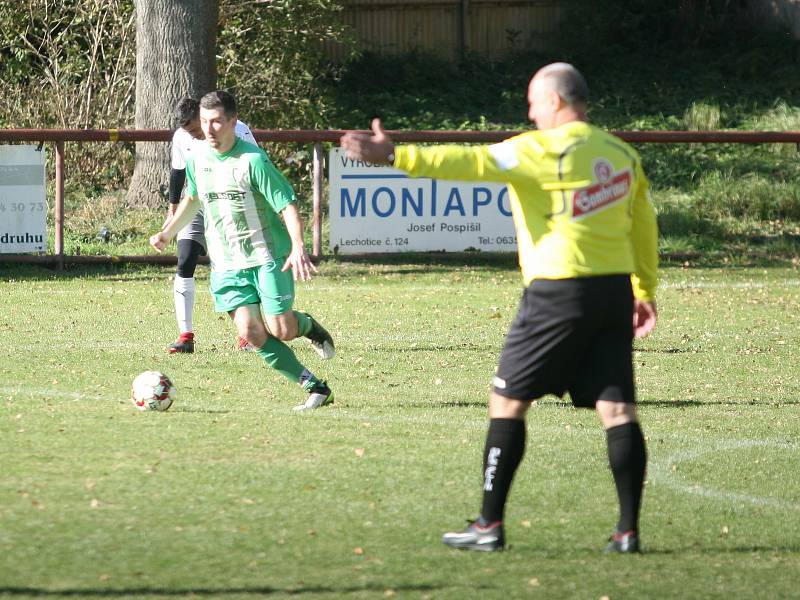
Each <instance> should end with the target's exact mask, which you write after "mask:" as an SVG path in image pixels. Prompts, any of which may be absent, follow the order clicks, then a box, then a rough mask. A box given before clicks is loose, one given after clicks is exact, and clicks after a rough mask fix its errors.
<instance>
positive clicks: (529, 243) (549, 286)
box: [341, 63, 658, 553]
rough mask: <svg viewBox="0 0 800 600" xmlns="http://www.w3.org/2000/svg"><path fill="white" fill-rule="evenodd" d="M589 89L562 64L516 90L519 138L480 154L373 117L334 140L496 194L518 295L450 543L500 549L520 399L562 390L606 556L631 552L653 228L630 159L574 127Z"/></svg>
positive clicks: (518, 455)
mask: <svg viewBox="0 0 800 600" xmlns="http://www.w3.org/2000/svg"><path fill="white" fill-rule="evenodd" d="M588 92H589V89H588V86H587V85H586V81H585V79H584V78H583V76H582V75H581V74H580V72H579V71H578V70H577V69H575V67H573V66H572V65H570V64H567V63H553V64H550V65H547V66H545V67H543V68H542V69H540V70H539V71H538V72H537V73H536V74H535V75H534V77H533V79H531V82H530V84H529V86H528V103H529V105H530V108H529V112H528V117H529V118H530V120H531V121H533V122H534V123H535V124H536V126H537V130H536V131H530V132H527V133H524V134H522V135H519V136H516V137H513V138H511V139H508V140H506V141H504V142H501V143H499V144H494V145H490V146H452V145H445V146H430V147H418V146H415V145H398V146H395V145H394V143H393V142H392V140H391V139H390V138H389V137H388V136H387V135H386V133H385V132H384V131H383V129H382V128H381V124H380V121H378V120H377V119H376V120H374V121H373V122H372V132H371V133H364V132H349V133H347V134H346V135H344V136H343V137H342V139H341V145H342V148H343V149H344V150H345V152H346V153H347V154H348V156H349V157H350V158H353V159H358V160H366V161H369V162H372V163H378V164H391V165H392V166H394V167H395V168H397V169H402V170H404V171H406V172H408V173H409V174H410V175H413V176H418V177H434V178H440V179H456V180H471V181H497V182H505V183H506V184H507V185H508V191H509V197H510V198H511V209H512V213H513V217H514V227H515V228H516V233H517V244H518V250H519V264H520V267H521V269H522V276H523V280H524V283H525V286H526V288H525V290H524V293H523V296H522V300H521V301H520V305H519V309H518V311H517V315H516V317H515V319H514V322H513V323H512V324H511V328H510V330H509V332H508V336H507V338H506V341H505V345H504V347H503V351H502V354H501V356H500V364H499V366H498V368H497V374H496V376H495V378H494V390H493V392H492V394H491V397H490V398H489V418H490V422H489V431H488V433H487V436H486V446H485V450H484V464H483V504H482V507H481V512H480V515H479V517H478V518H477V520H475V521H473V522H471V523H470V524H469V526H468V527H467V528H466V529H464V530H463V531H457V532H452V533H446V534H444V536H443V538H442V541H443V542H444V543H445V544H447V545H449V546H453V547H455V548H464V549H470V550H483V551H494V550H502V549H503V547H504V545H505V534H504V530H503V511H504V508H505V503H506V497H507V496H508V492H509V490H510V488H511V483H512V480H513V478H514V473H515V471H516V469H517V466H518V465H519V463H520V461H521V459H522V456H523V454H524V451H525V435H526V428H525V415H526V413H527V411H528V408H529V407H530V402H531V401H532V400H535V399H536V398H539V397H541V396H544V395H546V394H555V395H558V396H562V395H563V394H564V393H565V392H569V395H570V398H571V399H572V403H573V404H574V405H575V406H576V407H581V408H594V409H595V410H596V411H597V414H598V415H599V417H600V421H601V422H602V425H603V427H604V429H605V431H606V439H607V443H608V457H609V463H610V466H611V471H612V473H613V476H614V482H615V485H616V488H617V496H618V498H619V507H620V514H619V520H618V522H617V526H616V530H615V531H614V533H613V535H612V536H611V539H610V541H609V544H608V545H607V546H606V548H605V551H606V552H623V553H628V552H639V551H640V542H639V508H640V505H641V499H642V485H643V482H644V476H645V467H646V464H647V454H646V450H645V443H644V437H643V435H642V431H641V429H640V427H639V423H638V421H637V418H636V407H635V402H636V395H635V386H634V376H633V363H632V346H633V337H634V336H636V337H643V336H645V335H647V334H648V333H649V332H650V331H651V330H652V329H653V327H654V326H655V324H656V304H655V291H656V286H657V268H658V254H657V238H658V230H657V226H656V218H655V213H654V211H653V208H652V206H651V204H650V200H649V196H648V182H647V178H646V177H645V175H644V172H643V171H642V165H641V159H640V157H639V155H638V154H637V152H636V151H635V150H634V149H633V148H631V147H630V146H629V145H627V144H626V143H625V142H623V141H621V140H619V139H618V138H616V137H614V136H612V135H611V134H609V133H606V132H604V131H602V130H600V129H598V128H596V127H594V126H592V125H590V124H589V123H588V122H587V117H586V102H587V97H588Z"/></svg>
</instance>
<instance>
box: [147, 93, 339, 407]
mask: <svg viewBox="0 0 800 600" xmlns="http://www.w3.org/2000/svg"><path fill="white" fill-rule="evenodd" d="M236 122H237V111H236V100H235V99H234V97H233V96H232V95H231V94H229V93H227V92H225V91H223V90H217V91H214V92H210V93H208V94H206V95H205V96H203V98H202V99H201V100H200V126H201V127H202V129H203V133H204V134H205V137H206V143H205V144H202V145H200V146H199V147H198V148H197V149H196V150H195V152H194V153H193V156H192V157H190V158H189V160H187V163H186V184H187V185H186V195H185V196H184V199H183V200H182V201H181V204H180V205H179V206H178V209H177V210H176V212H175V215H174V217H173V219H172V220H171V221H169V223H168V224H167V226H166V227H165V228H164V229H163V230H162V231H160V232H158V233H156V234H154V235H153V236H151V237H150V245H151V246H153V248H155V249H156V250H157V251H158V252H161V251H163V249H164V248H165V246H166V244H167V243H169V242H170V241H171V240H172V238H174V237H175V235H176V234H177V232H178V231H180V230H181V228H182V227H184V226H185V225H186V224H187V223H189V222H190V221H191V220H192V218H193V217H194V215H195V214H196V213H197V211H198V210H199V208H200V207H201V206H202V208H203V212H204V214H205V238H206V243H207V246H208V254H209V258H210V261H211V274H210V288H211V294H212V297H213V299H214V309H215V310H216V311H217V312H227V313H228V314H229V315H230V316H231V317H232V318H233V322H234V323H235V325H236V329H237V333H238V334H239V336H240V337H242V338H244V339H246V340H247V342H248V343H249V344H250V345H251V346H252V347H253V348H254V349H255V352H256V353H257V354H258V355H259V356H261V358H263V359H264V361H265V362H266V363H267V364H268V365H269V366H271V367H272V368H274V369H275V370H276V371H278V372H279V373H281V374H282V375H284V376H285V377H287V378H288V379H290V380H292V381H295V382H297V383H299V384H300V386H301V387H302V388H303V389H304V390H305V391H306V392H307V393H308V397H307V399H306V401H305V402H303V403H302V404H300V405H298V406H296V407H295V410H300V411H302V410H310V409H314V408H318V407H320V406H324V405H326V404H330V403H331V402H332V401H333V392H332V391H331V389H330V388H329V387H328V385H327V384H326V382H324V381H322V380H321V379H319V378H318V377H317V376H316V375H314V374H313V373H311V372H310V371H309V370H308V369H306V368H305V367H304V366H303V365H302V364H301V363H300V362H299V361H298V359H297V357H296V356H295V354H294V352H293V351H292V349H291V348H290V347H289V346H287V345H286V344H285V343H284V342H285V341H289V340H293V339H295V338H296V337H301V336H302V337H306V338H308V339H309V340H310V341H311V344H312V346H313V347H314V349H315V350H316V351H317V353H318V354H319V355H320V357H321V358H323V359H328V358H332V357H333V355H334V353H335V349H334V344H333V339H332V338H331V336H330V334H329V333H328V332H327V331H326V330H325V329H324V328H323V327H322V326H321V325H320V324H319V323H318V322H317V321H316V320H315V319H314V318H313V317H311V316H310V315H308V314H306V313H303V312H300V311H295V310H292V305H293V303H294V296H295V293H294V281H295V280H300V281H306V280H308V279H311V277H312V276H313V274H314V273H316V272H317V268H316V267H315V266H314V264H313V263H312V262H311V260H310V259H309V257H308V255H307V254H306V251H305V247H304V243H303V228H302V222H301V220H300V216H299V214H298V213H297V208H296V207H295V205H294V200H295V194H294V191H293V190H292V187H291V185H290V184H289V182H288V181H286V179H285V178H284V177H283V175H281V173H280V172H279V171H278V170H277V169H276V168H275V166H274V165H273V164H272V163H271V162H270V160H269V158H268V157H267V155H266V153H265V152H264V151H263V150H261V149H260V148H259V147H258V146H255V145H253V144H249V143H247V142H245V141H243V140H241V139H239V138H237V137H236V133H235V126H236Z"/></svg>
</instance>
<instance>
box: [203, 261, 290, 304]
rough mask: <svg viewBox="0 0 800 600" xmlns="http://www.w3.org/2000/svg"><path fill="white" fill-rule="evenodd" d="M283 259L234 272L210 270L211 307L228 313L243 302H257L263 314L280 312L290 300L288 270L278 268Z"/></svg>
mask: <svg viewBox="0 0 800 600" xmlns="http://www.w3.org/2000/svg"><path fill="white" fill-rule="evenodd" d="M284 262H285V261H284V260H278V261H275V262H271V263H267V264H266V265H261V266H260V267H250V268H249V269H241V270H234V271H211V277H210V285H209V288H210V289H211V296H212V298H214V310H215V311H217V312H230V311H232V310H235V309H237V308H239V307H240V306H244V305H245V304H260V305H261V310H262V311H263V312H264V313H265V314H267V315H280V314H283V313H285V312H286V311H287V310H289V309H290V308H292V304H293V303H294V278H293V277H292V270H291V269H289V270H287V271H281V266H282V265H283V263H284Z"/></svg>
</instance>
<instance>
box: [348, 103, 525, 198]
mask: <svg viewBox="0 0 800 600" xmlns="http://www.w3.org/2000/svg"><path fill="white" fill-rule="evenodd" d="M340 143H341V146H342V149H343V150H344V151H345V152H346V153H347V155H348V156H349V157H350V158H352V159H355V160H365V161H368V162H372V163H375V164H387V165H391V166H393V167H395V168H396V169H400V170H402V171H406V172H407V173H409V174H410V175H413V176H415V177H434V178H438V179H456V180H461V181H496V182H506V183H508V182H513V181H514V180H515V179H516V173H515V171H514V170H515V169H516V167H518V166H519V158H518V156H517V151H518V150H517V145H516V143H515V142H514V141H509V140H507V141H505V142H502V143H500V144H493V145H491V146H485V145H484V146H463V145H436V146H427V147H422V146H416V145H400V146H395V145H394V142H392V140H391V139H390V138H389V136H387V135H386V132H385V131H384V130H383V128H382V127H381V123H380V120H379V119H373V121H372V131H371V132H370V133H365V132H357V131H354V132H349V133H347V134H345V135H344V136H343V137H342V139H341V140H340Z"/></svg>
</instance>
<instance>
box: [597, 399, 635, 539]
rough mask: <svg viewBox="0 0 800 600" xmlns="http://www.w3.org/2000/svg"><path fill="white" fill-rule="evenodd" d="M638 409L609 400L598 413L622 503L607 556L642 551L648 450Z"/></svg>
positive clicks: (603, 401)
mask: <svg viewBox="0 0 800 600" xmlns="http://www.w3.org/2000/svg"><path fill="white" fill-rule="evenodd" d="M634 409H635V405H634V404H628V403H623V402H612V401H608V400H600V401H598V402H597V413H598V415H599V416H600V420H601V421H602V423H603V427H604V429H605V431H606V442H607V445H608V463H609V466H610V467H611V473H612V474H613V476H614V485H615V486H616V489H617V498H618V499H619V521H618V522H617V527H616V531H615V532H614V533H613V534H612V536H611V540H610V543H609V544H608V546H607V547H606V552H639V551H640V547H639V512H640V509H641V505H642V492H643V489H644V478H645V471H646V469H647V449H646V446H645V441H644V435H643V434H642V429H641V427H640V426H639V422H638V421H637V420H636V413H635V410H634Z"/></svg>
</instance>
